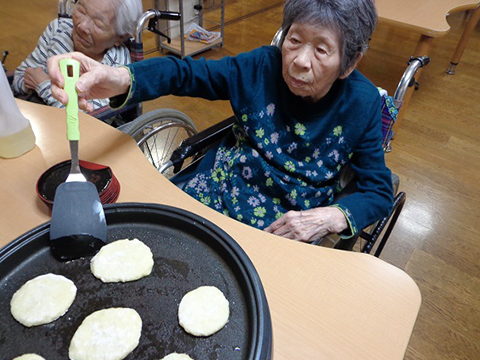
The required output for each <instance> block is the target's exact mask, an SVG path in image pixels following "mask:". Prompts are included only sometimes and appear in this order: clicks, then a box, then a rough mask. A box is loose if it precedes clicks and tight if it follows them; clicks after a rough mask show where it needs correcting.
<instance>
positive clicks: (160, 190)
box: [0, 100, 421, 360]
mask: <svg viewBox="0 0 480 360" xmlns="http://www.w3.org/2000/svg"><path fill="white" fill-rule="evenodd" d="M18 104H19V107H20V110H21V111H22V112H23V114H24V115H25V116H26V117H27V118H28V119H30V121H31V123H32V127H33V130H34V132H35V135H36V137H37V142H36V147H35V148H34V149H33V150H32V151H30V152H28V153H27V154H25V155H23V156H22V157H20V158H17V159H9V160H5V159H0V183H1V188H2V190H1V192H0V213H1V218H0V246H3V245H5V244H7V243H8V242H9V241H11V240H13V239H15V238H16V237H18V236H19V235H21V234H23V233H25V232H26V231H28V230H30V229H31V228H34V227H36V226H38V225H40V224H42V223H44V222H47V221H49V219H50V214H49V210H48V209H47V207H46V206H45V205H44V204H43V203H42V202H41V201H40V200H39V199H38V198H37V195H36V193H35V184H36V181H37V179H38V178H39V176H40V175H41V174H42V173H43V172H44V171H45V170H47V169H48V168H49V167H51V166H52V165H54V164H56V163H59V162H61V161H63V160H66V159H68V158H69V148H68V142H67V141H66V139H65V121H64V119H65V112H64V110H60V109H56V108H51V107H47V106H43V105H37V104H32V103H27V102H24V101H20V100H19V101H18ZM80 124H81V125H80V132H81V134H82V138H81V141H80V158H81V159H83V160H87V161H92V162H97V163H101V164H105V165H108V166H110V167H111V168H112V170H113V172H114V173H115V174H116V176H117V178H118V179H119V181H120V184H121V192H120V197H119V199H118V201H119V202H150V203H159V204H166V205H170V206H175V207H178V208H183V209H186V210H189V211H191V212H194V213H197V214H200V215H201V216H203V217H204V218H207V219H208V220H210V221H212V222H213V223H215V224H217V225H218V226H220V227H221V228H222V229H224V230H225V231H226V232H227V233H228V234H229V235H231V236H232V237H233V238H234V239H235V240H236V241H237V242H238V243H239V244H240V246H241V247H242V248H243V249H244V250H245V252H246V253H247V255H248V256H249V257H250V259H251V260H252V262H253V264H254V265H255V267H256V269H257V271H258V273H259V275H260V278H261V280H262V283H263V285H264V288H265V292H266V296H267V299H268V303H269V307H270V310H271V316H272V323H273V337H274V349H273V358H274V359H275V360H292V359H329V360H332V359H339V360H347V359H355V360H361V359H368V360H375V359H378V360H388V359H403V356H404V352H405V350H406V347H407V344H408V340H409V338H410V334H411V332H412V328H413V325H414V323H415V320H416V317H417V314H418V311H419V308H420V303H421V295H420V292H419V289H418V287H417V285H416V284H415V283H414V282H413V280H412V279H411V278H410V277H409V276H408V275H407V274H406V273H404V272H403V271H402V270H400V269H398V268H396V267H394V266H392V265H390V264H388V263H386V262H384V261H382V260H380V259H377V258H375V257H373V256H371V255H366V254H360V253H354V252H346V251H341V250H333V249H327V248H322V247H317V246H313V245H309V244H304V243H298V242H294V241H291V240H287V239H284V238H280V237H277V236H274V235H271V234H267V233H265V232H263V231H260V230H256V229H254V228H251V227H249V226H247V225H243V224H241V223H239V222H237V221H235V220H232V219H230V218H227V217H225V216H223V215H221V214H219V213H217V212H215V211H214V210H211V209H210V208H207V207H205V206H204V205H202V204H200V203H199V202H197V201H196V200H194V199H193V198H191V197H189V196H188V195H186V194H184V193H183V192H182V191H181V190H179V189H177V188H176V187H175V186H174V185H173V184H171V183H170V182H169V181H168V180H167V179H165V178H164V177H163V176H162V175H160V174H159V173H158V172H157V171H156V170H155V169H154V168H153V167H152V166H151V165H150V164H149V163H148V161H147V160H146V159H145V157H144V156H143V154H142V153H141V152H140V151H139V149H138V147H137V146H136V144H135V142H134V141H133V139H131V138H130V137H128V136H127V135H125V134H123V133H121V132H120V131H118V130H116V129H114V128H112V127H110V126H108V125H105V124H104V123H102V122H100V121H98V120H96V119H94V118H92V117H90V116H88V115H85V114H81V115H80Z"/></svg>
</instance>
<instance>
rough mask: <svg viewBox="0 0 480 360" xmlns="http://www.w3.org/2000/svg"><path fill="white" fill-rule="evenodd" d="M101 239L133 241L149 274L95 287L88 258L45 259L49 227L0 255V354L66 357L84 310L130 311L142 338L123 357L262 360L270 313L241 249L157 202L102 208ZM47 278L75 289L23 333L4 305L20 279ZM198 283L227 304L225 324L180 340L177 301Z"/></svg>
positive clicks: (196, 219) (214, 228) (266, 353)
mask: <svg viewBox="0 0 480 360" xmlns="http://www.w3.org/2000/svg"><path fill="white" fill-rule="evenodd" d="M105 215H106V218H107V224H108V242H111V241H114V240H117V239H123V238H130V239H132V238H138V239H139V240H141V241H143V242H144V243H145V244H147V245H148V246H149V247H150V248H151V250H152V252H153V255H154V261H155V264H154V267H153V270H152V273H151V274H150V275H149V276H148V277H145V278H143V279H140V280H137V281H134V282H129V283H107V284H104V283H102V282H101V281H100V280H99V279H97V278H95V277H94V276H93V275H92V273H91V271H90V258H84V259H78V260H73V261H69V262H60V261H57V260H56V259H55V258H54V257H53V256H52V255H51V253H50V248H49V225H50V224H49V223H46V224H44V225H41V226H39V227H37V228H35V229H33V230H31V231H30V232H28V233H26V234H24V235H23V236H21V237H19V238H18V239H16V240H14V241H13V242H11V243H10V244H8V245H7V246H5V247H4V248H2V249H0V294H1V295H0V358H1V359H12V358H14V357H16V356H19V355H21V354H24V353H31V352H33V353H37V354H39V355H41V356H43V357H44V358H45V359H48V360H55V359H59V360H60V359H68V347H69V345H70V340H71V339H72V337H73V334H74V333H75V331H76V329H77V328H78V326H79V325H80V324H81V322H82V321H83V319H84V318H85V317H86V316H87V315H89V314H91V313H92V312H94V311H96V310H100V309H105V308H109V307H131V308H133V309H135V310H136V311H137V312H138V313H139V315H140V317H141V318H142V322H143V326H142V335H141V338H140V343H139V345H138V346H137V348H136V349H135V350H134V351H133V352H132V353H130V354H129V355H128V356H127V357H126V358H125V359H126V360H133V359H135V360H143V359H145V360H152V359H161V358H162V357H164V356H165V355H168V354H169V353H172V352H177V353H187V354H188V355H189V356H190V357H192V358H193V359H195V360H215V359H219V360H220V359H222V360H224V359H225V360H229V359H232V360H236V359H238V360H240V359H242V360H243V359H245V360H247V359H248V360H269V359H270V358H271V348H272V327H271V319H270V312H269V309H268V304H267V301H266V297H265V293H264V290H263V287H262V284H261V281H260V278H259V276H258V274H257V272H256V270H255V268H254V266H253V264H252V263H251V261H250V259H249V258H248V257H247V255H246V254H245V252H244V251H243V250H242V249H241V247H240V246H239V245H238V244H237V243H236V242H235V241H234V240H233V239H232V238H231V237H230V236H229V235H227V234H226V233H225V232H224V231H223V230H221V229H220V228H218V227H217V226H216V225H214V224H212V223H211V222H209V221H207V220H205V219H203V218H202V217H200V216H198V215H195V214H192V213H190V212H187V211H185V210H181V209H177V208H173V207H169V206H164V205H156V204H139V203H124V204H113V205H106V206H105ZM46 273H54V274H60V275H64V276H66V277H67V278H69V279H71V280H72V281H73V282H74V283H75V285H76V286H77V296H76V298H75V301H74V302H73V304H72V306H71V307H70V309H69V310H68V312H67V313H66V314H65V315H64V316H63V317H61V318H59V319H57V320H56V321H54V322H53V323H50V324H46V325H41V326H36V327H31V328H26V327H24V326H23V325H21V324H20V323H18V322H17V321H16V320H15V319H14V318H13V316H12V315H11V313H10V300H11V297H12V295H13V294H14V293H15V291H16V290H17V289H18V288H20V286H22V285H23V284H24V283H25V282H26V281H28V280H30V279H32V278H34V277H36V276H38V275H41V274H46ZM202 285H213V286H216V287H218V288H219V289H220V290H221V291H222V292H223V293H224V294H225V296H226V298H227V299H228V300H229V303H230V317H229V322H228V323H227V325H226V326H225V327H224V328H223V329H221V330H220V331H219V332H218V333H216V334H213V335H211V336H209V337H195V336H192V335H189V334H187V333H186V332H185V331H184V330H183V329H182V328H181V327H180V325H179V324H178V318H177V314H178V304H179V303H180V300H181V299H182V297H183V295H185V294H186V293H187V292H188V291H190V290H193V289H195V288H197V287H199V286H202Z"/></svg>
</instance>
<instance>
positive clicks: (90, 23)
mask: <svg viewBox="0 0 480 360" xmlns="http://www.w3.org/2000/svg"><path fill="white" fill-rule="evenodd" d="M114 4H115V2H114V1H112V0H79V1H78V2H77V5H76V6H75V10H74V11H73V13H72V19H73V34H72V37H73V44H74V48H75V50H76V51H80V52H82V53H84V54H85V55H87V56H90V57H92V58H94V59H96V60H101V59H103V56H104V55H105V53H106V52H107V50H108V49H110V48H111V47H113V46H114V45H119V44H120V43H121V40H122V39H121V38H120V36H119V35H117V33H116V31H115V25H114V23H115V9H114V6H115V5H114Z"/></svg>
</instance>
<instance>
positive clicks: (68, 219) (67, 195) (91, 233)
mask: <svg viewBox="0 0 480 360" xmlns="http://www.w3.org/2000/svg"><path fill="white" fill-rule="evenodd" d="M106 239H107V223H106V220H105V213H104V211H103V207H102V203H101V202H100V198H99V196H98V192H97V189H96V187H95V185H93V184H92V183H90V182H65V183H62V184H60V185H59V186H58V187H57V190H56V192H55V200H54V202H53V209H52V220H51V222H50V248H51V250H52V253H53V255H54V256H55V257H56V258H58V259H60V260H73V259H78V258H81V257H85V256H92V255H95V254H96V253H97V252H98V250H100V248H101V247H102V246H103V245H104V244H105V241H106Z"/></svg>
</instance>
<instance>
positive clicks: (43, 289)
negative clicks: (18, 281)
mask: <svg viewBox="0 0 480 360" xmlns="http://www.w3.org/2000/svg"><path fill="white" fill-rule="evenodd" d="M76 294H77V287H76V286H75V284H74V283H73V282H72V281H71V280H70V279H67V278H66V277H64V276H62V275H55V274H45V275H40V276H37V277H36V278H33V279H31V280H29V281H27V282H26V283H25V284H23V285H22V287H21V288H20V289H18V290H17V291H16V292H15V294H13V296H12V300H11V301H10V311H11V313H12V315H13V317H14V318H15V320H17V321H18V322H19V323H20V324H22V325H24V326H27V327H31V326H37V325H44V324H48V323H50V322H52V321H55V320H57V319H58V318H59V317H61V316H62V315H64V314H65V313H66V312H67V310H68V308H69V307H70V305H72V303H73V300H74V299H75V296H76Z"/></svg>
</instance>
